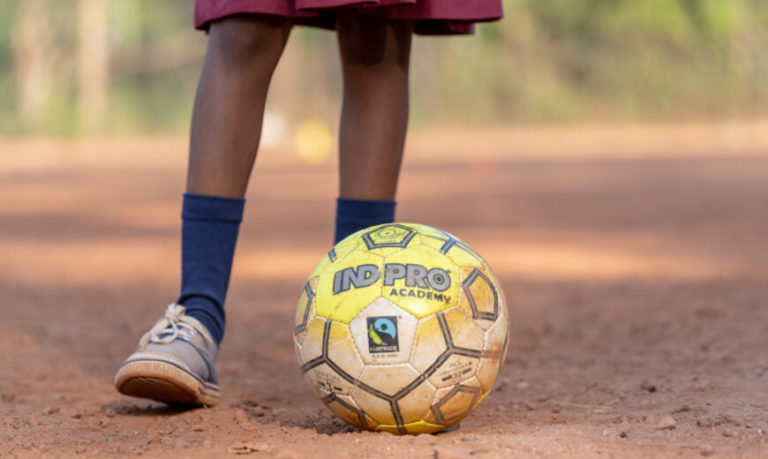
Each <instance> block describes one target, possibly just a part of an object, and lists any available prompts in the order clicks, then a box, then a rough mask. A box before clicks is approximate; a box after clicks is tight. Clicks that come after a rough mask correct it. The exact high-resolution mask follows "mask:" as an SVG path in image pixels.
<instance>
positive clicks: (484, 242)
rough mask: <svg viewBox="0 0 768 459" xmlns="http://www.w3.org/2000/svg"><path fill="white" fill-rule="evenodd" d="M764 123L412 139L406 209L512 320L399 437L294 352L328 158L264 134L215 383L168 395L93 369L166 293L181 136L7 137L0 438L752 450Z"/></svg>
mask: <svg viewBox="0 0 768 459" xmlns="http://www.w3.org/2000/svg"><path fill="white" fill-rule="evenodd" d="M765 132H766V129H763V127H760V126H751V127H750V126H747V127H746V128H743V127H739V126H736V127H734V126H725V127H724V126H720V125H718V126H699V127H681V128H679V129H677V128H674V129H673V128H666V127H664V128H662V127H646V128H632V129H629V128H626V129H605V128H603V129H592V130H589V129H585V130H573V129H566V130H559V131H558V130H550V131H548V130H541V131H536V132H512V131H510V132H503V131H497V132H494V133H456V132H452V133H442V134H441V133H437V134H432V135H431V136H429V135H416V136H414V137H413V138H412V140H411V143H410V151H409V156H408V159H407V161H406V164H405V168H404V172H403V176H402V182H401V189H400V207H399V217H400V220H402V221H413V222H422V223H426V224H430V225H433V226H437V227H440V228H443V229H445V230H447V231H449V232H451V233H454V234H456V235H458V236H459V237H461V238H462V239H464V240H465V241H467V242H468V243H469V244H470V245H472V246H474V247H475V248H476V249H477V250H478V251H479V252H480V253H481V254H484V255H485V257H486V258H487V260H488V261H489V263H490V265H491V266H492V267H494V269H495V270H496V272H497V274H498V276H499V277H500V279H501V282H502V285H503V288H504V290H505V291H506V295H507V299H508V302H509V305H510V311H509V313H510V317H511V323H512V327H511V338H510V348H509V353H508V359H507V362H506V365H505V367H504V370H503V373H502V374H501V376H500V379H499V382H498V386H497V388H496V390H495V391H494V393H493V394H492V395H491V396H490V397H489V398H488V399H487V400H486V401H485V402H484V403H483V404H482V405H481V406H480V407H479V408H478V409H477V411H476V412H475V413H473V414H472V415H471V416H470V417H469V418H467V419H465V420H464V421H462V422H461V425H460V428H459V429H458V430H456V431H452V432H447V433H443V434H439V435H421V436H418V437H410V436H404V437H395V436H393V435H390V434H376V433H369V432H357V431H354V430H353V429H350V428H348V427H346V426H345V425H343V424H342V423H341V422H340V421H339V420H337V419H336V418H335V417H334V416H333V414H332V413H331V412H330V411H329V410H327V409H326V408H325V407H324V406H322V404H321V403H320V402H319V401H317V400H315V399H314V397H313V396H312V394H311V392H310V391H309V389H308V388H307V387H306V385H305V382H304V380H303V379H302V377H301V374H300V371H299V369H298V365H297V363H296V361H295V358H294V355H293V348H292V344H291V330H292V317H293V310H294V307H295V301H296V299H297V298H298V294H299V290H300V288H301V286H302V285H303V282H304V279H305V277H306V275H307V274H308V273H309V271H310V270H311V268H312V267H313V265H314V264H315V262H316V261H317V260H319V258H320V257H321V256H322V255H323V254H324V253H325V252H326V251H327V249H328V248H329V245H330V244H329V243H330V240H331V234H332V221H331V220H332V211H333V199H334V197H335V189H336V188H335V180H336V177H335V171H334V164H333V161H331V160H327V161H325V162H323V163H321V164H314V165H313V164H305V163H302V162H301V161H300V160H298V159H296V156H295V155H294V154H293V153H292V152H291V149H290V148H287V149H282V150H281V149H274V148H273V149H269V150H267V151H264V152H263V154H262V157H261V158H260V159H259V164H258V166H257V169H256V171H255V172H254V176H253V182H252V186H251V188H250V190H249V193H248V198H249V200H248V204H247V209H246V221H245V222H244V224H243V226H242V229H241V239H240V242H239V249H238V253H237V255H236V259H235V267H234V270H235V272H234V275H233V279H232V283H231V288H230V294H229V298H228V320H229V324H228V330H227V336H226V338H225V341H224V344H223V349H222V354H221V357H220V361H219V365H220V371H221V378H222V390H223V399H222V402H221V404H220V405H219V406H217V407H215V408H209V409H197V410H191V411H182V410H177V409H172V408H168V407H166V406H164V405H162V404H159V403H154V402H150V401H144V400H139V399H132V398H128V397H124V396H121V395H119V394H118V393H117V392H116V391H115V390H114V389H113V386H112V377H113V374H114V371H115V370H116V368H117V366H118V365H119V364H120V362H121V361H122V359H124V358H125V357H126V356H127V355H128V354H129V353H130V352H132V351H133V349H134V348H135V346H136V343H137V341H138V339H139V337H140V336H141V334H142V333H144V332H145V331H146V330H147V329H148V327H150V326H151V325H152V324H153V323H154V322H155V320H157V318H158V317H159V316H160V315H161V314H162V312H163V309H164V307H165V305H166V304H167V303H169V302H170V301H173V300H174V299H175V294H176V293H177V290H178V283H179V279H178V271H179V258H180V256H179V252H180V251H179V228H178V224H179V205H180V192H181V190H182V188H183V183H184V167H185V142H184V140H183V139H150V140H147V139H144V140H123V141H119V140H111V141H97V140H92V141H87V142H77V141H63V142H62V141H58V142H57V141H48V140H38V141H0V295H1V296H2V298H3V301H2V303H0V351H1V352H2V354H0V413H2V415H1V416H0V456H11V457H13V456H38V455H41V454H44V455H47V456H86V457H92V456H123V455H146V456H153V457H154V456H188V457H215V456H224V455H227V454H235V453H244V454H252V455H254V456H261V457H284V458H298V457H356V458H360V457H439V458H453V457H466V456H477V457H496V456H517V457H519V456H540V455H546V456H589V457H593V456H602V455H607V456H620V457H625V456H653V457H657V456H678V455H682V456H700V455H703V456H732V455H739V456H753V457H757V456H763V457H764V456H766V455H768V440H767V439H766V430H768V391H766V388H768V353H766V350H767V346H768V340H767V339H766V336H768V304H766V303H767V302H768V282H767V280H768V279H767V276H766V273H768V237H766V235H768V142H766V139H765V138H764V137H765ZM452 136H453V137H452Z"/></svg>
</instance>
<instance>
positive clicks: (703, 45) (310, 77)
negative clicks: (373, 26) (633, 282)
mask: <svg viewBox="0 0 768 459" xmlns="http://www.w3.org/2000/svg"><path fill="white" fill-rule="evenodd" d="M193 3H194V2H192V1H189V0H163V1H160V2H158V1H153V0H132V1H122V0H57V1H51V0H0V136H5V137H8V136H11V137H17V136H29V135H46V136H50V135H53V136H75V135H77V136H81V135H99V136H103V135H134V134H136V135H141V134H158V133H161V134H164V133H178V134H183V133H185V132H186V130H187V129H188V123H189V118H190V113H191V106H192V101H193V95H194V90H195V86H196V84H197V78H198V76H199V70H200V67H201V61H202V58H203V55H204V52H205V44H206V37H205V34H204V33H202V32H199V31H195V30H193V28H192V15H193ZM504 7H505V13H506V18H505V19H504V20H503V21H501V22H497V23H491V24H481V25H479V26H478V27H477V32H476V34H475V35H474V36H472V37H452V38H447V39H446V38H430V37H419V38H417V39H416V41H415V45H414V46H415V48H414V53H413V77H412V95H413V104H412V126H413V128H414V129H415V130H419V129H423V128H430V127H434V126H451V125H461V126H469V127H472V126H498V127H503V126H508V125H510V123H514V124H516V125H521V124H525V125H530V124H537V125H540V124H552V123H603V122H646V121H649V120H651V121H653V120H663V121H669V120H675V121H677V120H684V121H691V120H694V121H707V120H722V119H742V120H743V119H754V118H758V117H761V116H764V115H766V112H767V111H768V105H766V102H768V46H766V44H767V43H768V3H766V2H765V1H764V0H727V1H726V0H643V1H636V0H547V1H544V2H542V1H536V0H504ZM338 67H339V66H338V56H337V50H336V43H335V37H334V35H333V34H332V33H329V32H327V31H321V30H312V29H306V28H299V29H295V30H294V32H293V36H292V39H291V40H290V42H289V45H288V48H287V50H286V54H285V56H284V58H283V60H282V61H281V63H280V66H279V67H278V70H277V75H276V76H275V78H274V80H273V85H272V90H271V94H270V100H269V107H268V110H269V113H268V116H267V120H266V128H265V131H266V132H265V139H264V140H265V142H267V143H268V142H270V141H275V140H279V139H281V138H283V137H285V136H293V135H294V134H295V133H296V132H297V129H299V128H300V127H301V126H302V123H303V122H306V121H310V122H311V123H314V124H310V126H309V128H310V130H311V128H312V127H313V126H315V127H316V128H317V126H318V123H319V126H321V127H320V128H317V129H321V130H322V126H325V127H326V128H327V129H328V130H329V132H332V131H333V130H334V129H335V127H336V123H337V121H336V119H337V118H338V111H339V109H338V107H339V100H340V89H341V87H340V75H339V68H338ZM315 135H317V134H315Z"/></svg>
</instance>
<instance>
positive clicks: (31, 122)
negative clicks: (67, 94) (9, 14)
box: [13, 0, 55, 128]
mask: <svg viewBox="0 0 768 459" xmlns="http://www.w3.org/2000/svg"><path fill="white" fill-rule="evenodd" d="M13 54H14V61H15V69H16V110H17V113H18V115H19V118H20V120H21V122H22V125H23V126H24V127H26V128H34V127H37V126H38V125H40V124H41V122H42V119H43V115H44V111H45V108H46V104H47V103H48V100H49V96H50V92H51V83H52V76H53V74H54V66H55V64H54V60H55V50H54V43H53V33H52V32H51V29H50V24H49V21H48V9H47V4H46V2H45V0H23V1H22V2H21V4H20V5H19V10H18V18H17V20H16V28H15V29H14V32H13Z"/></svg>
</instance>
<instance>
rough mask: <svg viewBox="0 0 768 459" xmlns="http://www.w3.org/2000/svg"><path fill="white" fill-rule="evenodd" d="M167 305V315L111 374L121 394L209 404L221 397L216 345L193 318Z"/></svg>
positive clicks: (176, 307)
mask: <svg viewBox="0 0 768 459" xmlns="http://www.w3.org/2000/svg"><path fill="white" fill-rule="evenodd" d="M185 312H186V310H185V309H184V306H182V305H180V304H170V305H168V309H166V311H165V316H164V317H163V318H162V319H160V320H159V321H158V322H157V323H156V324H155V326H154V327H152V329H151V330H150V331H149V332H147V333H146V334H145V335H144V336H142V338H141V340H140V341H139V348H138V349H137V350H136V352H134V353H133V354H131V356H130V357H128V358H127V359H126V360H125V362H123V364H122V365H120V368H119V369H118V370H117V373H116V374H115V387H116V388H117V390H118V391H119V392H121V393H123V394H125V395H130V396H133V397H141V398H150V399H153V400H158V401H161V402H165V403H169V404H177V405H205V406H213V405H215V404H216V403H218V401H219V397H220V391H219V375H218V372H217V370H216V357H217V355H218V353H219V347H218V345H217V344H216V342H215V341H214V340H213V338H212V337H211V334H210V333H209V332H208V330H207V329H206V328H205V326H204V325H203V324H201V323H200V322H199V321H198V320H197V319H195V318H193V317H190V316H187V315H185Z"/></svg>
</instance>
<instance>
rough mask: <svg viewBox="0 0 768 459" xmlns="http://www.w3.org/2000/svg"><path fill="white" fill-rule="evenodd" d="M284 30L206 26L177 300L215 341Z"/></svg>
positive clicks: (272, 24) (248, 20) (284, 25)
mask: <svg viewBox="0 0 768 459" xmlns="http://www.w3.org/2000/svg"><path fill="white" fill-rule="evenodd" d="M290 27H291V22H290V20H287V19H285V18H280V17H272V16H241V17H238V16H235V17H231V18H227V19H224V20H222V21H219V22H215V23H213V24H212V25H211V28H210V38H209V43H208V52H207V54H206V56H205V62H204V66H203V72H202V75H201V77H200V84H199V86H198V90H197V96H196V98H195V106H194V112H193V115H192V129H191V136H190V137H191V138H190V153H189V169H188V173H187V195H186V196H185V197H184V205H183V209H182V216H183V219H184V223H183V227H182V286H181V295H180V297H179V300H178V302H179V303H181V304H183V305H184V306H185V307H186V308H187V313H188V314H189V315H190V316H192V317H194V318H196V319H198V320H199V321H200V322H202V323H203V325H205V326H206V327H207V328H208V329H209V331H210V332H211V334H212V335H213V337H214V338H215V339H216V341H217V342H219V341H221V338H222V337H223V335H224V320H225V314H224V300H225V297H226V292H227V288H228V284H229V275H230V271H231V267H232V258H233V256H234V251H235V242H236V240H237V232H238V227H239V223H240V219H241V218H242V209H243V204H244V201H243V199H242V198H243V195H244V194H245V190H246V187H247V185H248V178H249V177H250V173H251V169H252V167H253V162H254V159H255V157H256V151H257V149H258V146H259V139H260V136H261V125H262V120H263V115H264V104H265V102H266V97H267V89H268V87H269V82H270V79H271V78H272V73H273V72H274V69H275V67H276V66H277V63H278V61H279V59H280V55H281V54H282V52H283V49H284V47H285V44H286V41H287V39H288V34H289V32H290Z"/></svg>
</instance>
